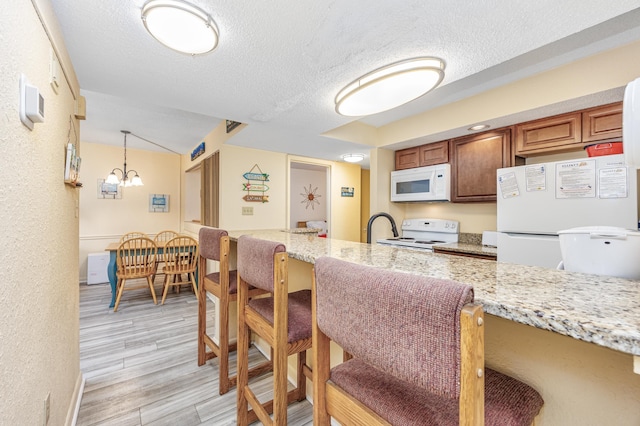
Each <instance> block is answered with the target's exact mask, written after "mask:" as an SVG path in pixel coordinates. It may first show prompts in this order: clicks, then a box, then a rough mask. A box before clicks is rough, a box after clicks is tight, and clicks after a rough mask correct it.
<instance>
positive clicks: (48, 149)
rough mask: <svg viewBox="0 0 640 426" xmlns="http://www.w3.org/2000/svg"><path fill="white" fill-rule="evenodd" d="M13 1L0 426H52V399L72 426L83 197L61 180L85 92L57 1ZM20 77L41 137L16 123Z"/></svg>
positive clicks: (0, 114)
mask: <svg viewBox="0 0 640 426" xmlns="http://www.w3.org/2000/svg"><path fill="white" fill-rule="evenodd" d="M9 3H11V4H7V3H4V4H3V7H0V28H1V29H0V58H2V59H1V60H0V74H1V75H2V79H1V80H0V99H1V100H2V102H1V103H0V122H1V123H2V124H1V129H2V130H1V131H0V179H1V180H2V185H0V221H1V222H2V232H1V233H0V247H2V248H1V249H0V250H1V253H2V255H1V259H2V271H3V272H2V284H3V285H2V291H1V292H0V377H1V379H0V395H1V398H0V424H2V425H42V424H44V409H43V407H44V401H45V398H46V397H47V395H50V401H51V414H50V420H49V425H64V424H69V422H70V416H72V414H73V408H74V407H75V401H76V398H77V396H78V393H79V390H80V388H81V385H82V376H81V373H80V361H79V313H78V298H79V287H78V217H77V213H76V211H77V210H76V208H77V203H78V194H79V192H80V191H84V189H75V188H74V187H71V186H69V185H65V184H64V182H63V177H64V164H65V147H66V143H67V134H68V132H69V128H70V117H72V116H73V112H74V98H75V96H77V95H78V94H79V86H78V83H77V79H76V77H75V74H74V72H73V68H72V66H71V63H70V62H69V61H68V55H67V54H66V50H65V47H64V43H63V42H62V38H61V35H60V32H59V30H58V26H57V22H56V21H55V17H54V15H53V13H52V12H51V5H50V3H49V1H47V0H38V1H35V2H31V1H29V0H14V1H12V2H9ZM34 5H37V6H38V7H39V8H41V9H40V13H41V16H42V19H44V20H45V22H46V24H44V25H43V23H42V22H41V21H40V19H39V17H38V13H37V12H36V10H35V9H34ZM45 25H46V29H47V31H48V32H49V34H51V37H52V39H51V40H53V42H52V41H51V40H50V39H49V38H48V36H47V32H46V31H45ZM52 46H55V49H56V50H57V52H59V60H60V63H61V64H62V66H63V69H64V75H63V76H62V81H61V82H60V83H61V86H60V88H59V91H58V94H56V93H54V91H53V89H52V88H51V86H50V85H49V57H50V54H51V49H52ZM21 73H24V74H25V75H26V77H27V78H28V80H29V81H30V83H31V84H33V85H34V86H36V87H37V88H38V89H39V90H40V93H41V95H42V96H43V98H44V100H45V107H44V108H45V121H44V123H38V124H36V125H35V127H34V129H33V131H31V130H29V129H28V128H27V127H25V126H24V125H23V124H22V123H21V122H20V119H19V118H18V110H19V90H18V81H19V77H20V74H21ZM72 121H73V123H74V125H75V127H76V128H78V124H79V123H78V121H77V120H75V118H72ZM71 133H72V138H74V133H73V130H72V131H71ZM73 140H75V138H74V139H73ZM80 155H82V151H81V150H80Z"/></svg>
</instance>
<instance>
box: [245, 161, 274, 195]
mask: <svg viewBox="0 0 640 426" xmlns="http://www.w3.org/2000/svg"><path fill="white" fill-rule="evenodd" d="M242 177H243V178H244V179H246V180H247V183H243V184H242V190H243V191H245V192H246V193H247V195H245V196H244V197H242V199H243V200H244V201H246V202H248V203H268V202H269V196H268V195H265V192H267V191H268V190H269V186H268V185H267V184H266V183H265V182H269V175H268V174H267V173H262V170H260V167H259V166H258V165H257V164H254V165H253V167H252V168H251V170H249V171H248V172H246V173H245V174H243V175H242Z"/></svg>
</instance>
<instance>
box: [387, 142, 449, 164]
mask: <svg viewBox="0 0 640 426" xmlns="http://www.w3.org/2000/svg"><path fill="white" fill-rule="evenodd" d="M448 162H449V141H441V142H434V143H428V144H425V145H420V146H416V147H413V148H407V149H401V150H399V151H396V170H404V169H412V168H414V167H424V166H432V165H434V164H443V163H448Z"/></svg>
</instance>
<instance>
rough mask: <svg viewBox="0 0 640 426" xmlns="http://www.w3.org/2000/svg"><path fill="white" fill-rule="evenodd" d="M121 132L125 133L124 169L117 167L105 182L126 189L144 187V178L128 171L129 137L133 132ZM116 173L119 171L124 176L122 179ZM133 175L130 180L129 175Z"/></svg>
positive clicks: (133, 171)
mask: <svg viewBox="0 0 640 426" xmlns="http://www.w3.org/2000/svg"><path fill="white" fill-rule="evenodd" d="M120 131H121V132H122V133H124V167H123V168H122V169H121V168H118V167H116V168H115V169H113V170H111V173H109V176H107V179H106V180H105V182H106V183H111V184H115V185H120V186H124V187H128V186H142V185H143V183H142V178H140V176H139V175H138V172H136V171H135V170H127V135H128V134H129V133H131V132H130V131H128V130H120ZM116 171H119V172H120V174H121V175H122V177H121V178H120V179H119V178H118V176H117V175H116ZM131 173H133V174H134V175H133V177H132V178H129V175H130V174H131Z"/></svg>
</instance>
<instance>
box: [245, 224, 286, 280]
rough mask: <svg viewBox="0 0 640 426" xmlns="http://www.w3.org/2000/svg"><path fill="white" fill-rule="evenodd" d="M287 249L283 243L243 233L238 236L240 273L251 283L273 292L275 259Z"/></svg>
mask: <svg viewBox="0 0 640 426" xmlns="http://www.w3.org/2000/svg"><path fill="white" fill-rule="evenodd" d="M286 251H287V250H286V248H285V246H284V244H282V243H276V242H273V241H267V240H260V239H257V238H253V237H250V236H248V235H242V236H241V237H240V238H238V274H239V275H240V276H242V279H243V280H244V281H246V282H247V283H249V284H250V285H252V286H254V287H256V288H260V289H262V290H266V291H269V292H273V279H274V275H273V271H274V264H273V259H274V256H275V254H276V253H283V252H286Z"/></svg>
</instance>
